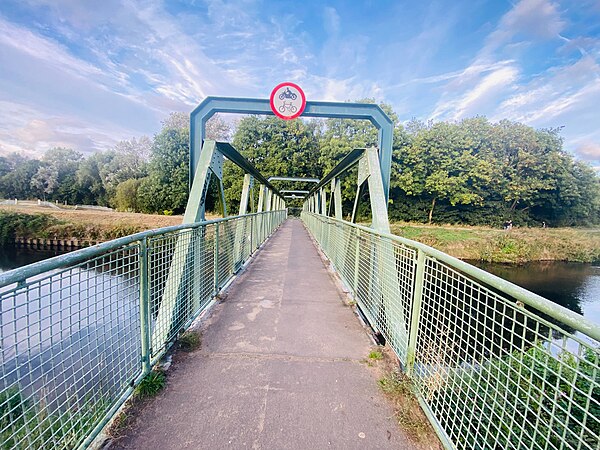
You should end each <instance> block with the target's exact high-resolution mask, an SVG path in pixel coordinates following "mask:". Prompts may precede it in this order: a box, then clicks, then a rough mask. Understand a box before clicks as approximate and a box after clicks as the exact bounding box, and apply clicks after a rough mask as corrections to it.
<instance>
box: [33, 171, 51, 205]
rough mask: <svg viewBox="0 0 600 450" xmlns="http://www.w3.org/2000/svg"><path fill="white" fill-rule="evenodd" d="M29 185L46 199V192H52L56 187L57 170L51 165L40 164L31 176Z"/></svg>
mask: <svg viewBox="0 0 600 450" xmlns="http://www.w3.org/2000/svg"><path fill="white" fill-rule="evenodd" d="M31 187H32V188H34V189H35V190H37V191H38V192H40V193H41V197H42V198H43V199H44V201H46V194H52V193H53V192H54V190H55V189H56V188H57V187H58V171H57V170H55V168H53V167H51V166H41V167H40V168H39V169H38V171H37V173H36V174H35V175H34V176H33V177H32V178H31Z"/></svg>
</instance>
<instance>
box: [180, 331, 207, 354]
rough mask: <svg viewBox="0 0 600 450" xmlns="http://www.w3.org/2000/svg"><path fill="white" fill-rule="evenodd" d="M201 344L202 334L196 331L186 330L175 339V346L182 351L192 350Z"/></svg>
mask: <svg viewBox="0 0 600 450" xmlns="http://www.w3.org/2000/svg"><path fill="white" fill-rule="evenodd" d="M201 345H202V336H201V335H200V333H198V332H196V331H186V332H185V333H183V334H182V335H181V336H179V339H177V348H178V349H179V350H183V351H184V352H193V351H194V350H198V349H199V348H200V346H201Z"/></svg>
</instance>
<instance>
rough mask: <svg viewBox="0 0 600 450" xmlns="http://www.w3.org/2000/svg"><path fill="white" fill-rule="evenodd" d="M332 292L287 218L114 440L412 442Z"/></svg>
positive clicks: (333, 445) (362, 336)
mask: <svg viewBox="0 0 600 450" xmlns="http://www.w3.org/2000/svg"><path fill="white" fill-rule="evenodd" d="M341 295H342V294H341V293H340V292H339V290H338V289H337V288H336V285H335V284H334V282H333V281H332V279H331V276H330V274H329V273H328V272H327V270H326V268H325V266H324V265H323V262H322V260H321V258H320V257H319V254H318V253H317V250H316V249H315V247H314V245H313V244H312V242H311V240H310V238H309V235H308V233H307V231H306V230H305V229H304V226H303V225H302V223H301V222H300V221H299V220H297V219H290V220H288V221H287V222H285V224H284V225H283V226H282V227H281V228H280V229H279V230H278V231H277V233H276V234H275V235H274V236H273V237H272V238H271V239H270V240H269V242H267V244H266V245H265V246H264V248H263V249H262V250H261V251H260V252H259V253H258V254H257V256H256V258H255V260H254V261H253V262H252V263H251V264H250V266H249V267H248V268H247V269H246V271H245V272H244V273H243V274H242V275H241V276H240V277H239V278H238V279H237V280H236V281H235V282H234V284H233V285H232V286H231V288H230V289H229V291H228V294H227V296H226V298H225V301H224V302H221V303H219V304H218V305H217V306H216V307H215V309H214V310H213V312H212V314H211V316H210V318H209V319H208V320H207V321H206V323H205V324H204V325H203V328H204V331H203V339H202V341H203V342H202V349H201V350H199V351H196V352H193V353H191V354H190V355H189V356H187V357H185V358H182V360H180V361H178V362H177V364H176V367H175V369H174V370H173V372H172V373H171V374H169V379H168V384H167V388H166V389H165V390H164V391H163V393H161V394H160V395H159V396H158V397H156V398H155V399H153V400H152V401H150V402H149V404H148V405H146V406H145V407H144V408H143V410H142V411H141V412H140V413H139V414H138V416H137V418H136V419H135V423H134V425H133V429H132V430H131V431H130V432H129V435H128V436H127V437H126V438H125V439H122V440H121V441H119V442H118V443H117V444H116V445H115V447H119V448H134V449H146V450H147V449H181V448H190V449H221V448H235V449H238V448H248V449H250V448H253V449H337V448H339V449H365V448H412V446H411V445H410V444H409V442H408V440H407V439H406V438H405V437H404V436H403V435H402V433H401V432H400V430H399V429H398V425H397V424H396V422H395V420H394V418H393V411H392V407H391V405H390V404H389V403H388V401H387V400H386V399H385V398H384V397H383V395H382V394H381V392H380V391H379V388H378V387H377V383H376V379H375V376H374V375H373V374H372V372H371V370H370V369H369V368H368V367H367V366H366V365H365V364H364V363H363V362H361V361H364V359H365V358H366V357H367V355H368V354H369V350H370V348H371V342H370V340H369V338H368V336H367V334H366V332H365V330H364V329H363V327H362V326H361V324H360V323H359V321H358V319H357V318H356V316H355V315H354V314H353V312H352V310H351V309H350V308H348V307H347V306H344V304H343V302H342V298H341Z"/></svg>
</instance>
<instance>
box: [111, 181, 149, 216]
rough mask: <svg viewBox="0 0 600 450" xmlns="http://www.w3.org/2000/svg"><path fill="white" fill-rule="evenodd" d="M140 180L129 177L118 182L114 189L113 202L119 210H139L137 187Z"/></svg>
mask: <svg viewBox="0 0 600 450" xmlns="http://www.w3.org/2000/svg"><path fill="white" fill-rule="evenodd" d="M141 183H142V180H140V179H137V178H130V179H129V180H125V181H123V182H122V183H119V185H118V186H117V189H116V190H115V198H114V204H115V207H116V208H117V210H119V211H130V212H136V211H139V210H140V205H139V200H138V189H139V187H140V184H141Z"/></svg>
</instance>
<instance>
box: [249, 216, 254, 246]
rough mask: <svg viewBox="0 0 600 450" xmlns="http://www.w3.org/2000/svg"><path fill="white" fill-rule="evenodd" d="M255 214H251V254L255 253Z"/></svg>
mask: <svg viewBox="0 0 600 450" xmlns="http://www.w3.org/2000/svg"><path fill="white" fill-rule="evenodd" d="M253 243H254V216H250V254H252V253H254V246H253Z"/></svg>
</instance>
